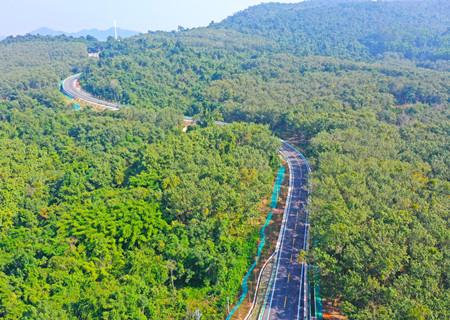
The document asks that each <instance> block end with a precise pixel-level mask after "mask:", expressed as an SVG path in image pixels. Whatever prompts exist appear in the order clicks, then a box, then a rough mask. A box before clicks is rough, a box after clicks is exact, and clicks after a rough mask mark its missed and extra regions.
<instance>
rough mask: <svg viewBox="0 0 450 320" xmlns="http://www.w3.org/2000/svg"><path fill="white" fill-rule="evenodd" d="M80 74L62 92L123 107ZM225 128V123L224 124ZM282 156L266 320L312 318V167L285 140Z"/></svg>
mask: <svg viewBox="0 0 450 320" xmlns="http://www.w3.org/2000/svg"><path fill="white" fill-rule="evenodd" d="M79 78H80V74H76V75H73V76H71V77H69V78H67V79H65V80H64V81H63V83H62V90H63V92H64V93H65V94H67V95H68V96H70V97H72V98H73V99H76V100H78V101H81V102H85V103H87V104H90V105H94V106H97V107H100V108H103V109H107V110H113V111H116V110H119V108H120V106H119V105H118V104H114V103H111V102H108V101H103V100H100V99H98V98H96V97H94V96H92V95H91V94H89V93H87V92H85V91H84V90H83V89H81V87H80V85H79ZM220 124H222V125H223V123H220ZM280 153H281V155H282V156H283V158H284V159H285V160H286V161H287V163H288V165H289V172H290V178H289V192H288V198H287V201H286V208H285V212H284V218H283V223H282V227H281V230H280V236H279V239H278V243H277V248H276V253H275V254H276V261H275V266H274V269H273V273H272V276H271V280H270V284H269V288H268V291H267V293H266V299H265V303H264V306H263V311H262V313H261V314H260V317H259V319H262V320H269V319H270V320H275V319H277V320H300V319H302V320H303V319H307V318H308V313H309V310H308V303H307V291H306V290H307V266H306V264H304V263H302V261H300V260H301V259H299V255H300V254H301V252H302V251H303V250H307V249H308V248H307V246H308V231H309V225H308V213H307V211H306V205H307V201H308V196H309V191H308V178H309V172H310V168H309V165H308V162H307V161H306V159H305V158H304V157H303V155H301V154H300V153H299V152H298V151H297V150H296V149H295V148H294V147H292V146H291V145H290V144H288V143H287V142H284V141H283V145H282V148H281V150H280Z"/></svg>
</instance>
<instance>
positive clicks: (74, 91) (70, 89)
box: [61, 73, 120, 111]
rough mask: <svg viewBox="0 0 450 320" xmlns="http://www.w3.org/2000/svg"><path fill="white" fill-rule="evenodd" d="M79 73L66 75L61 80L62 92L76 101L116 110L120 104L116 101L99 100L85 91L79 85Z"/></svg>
mask: <svg viewBox="0 0 450 320" xmlns="http://www.w3.org/2000/svg"><path fill="white" fill-rule="evenodd" d="M80 75H81V74H80V73H78V74H75V75H73V76H70V77H68V78H67V79H65V80H63V82H62V85H61V90H62V91H63V93H65V94H66V95H68V96H69V97H71V98H72V99H75V100H77V101H81V102H84V103H87V104H89V105H93V106H95V107H99V108H102V109H105V110H112V111H117V110H119V108H120V106H119V105H118V104H116V103H112V102H108V101H104V100H100V99H98V98H96V97H94V96H93V95H91V94H90V93H87V92H86V91H84V90H83V89H81V87H80Z"/></svg>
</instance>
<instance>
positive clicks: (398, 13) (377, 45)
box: [212, 0, 450, 70]
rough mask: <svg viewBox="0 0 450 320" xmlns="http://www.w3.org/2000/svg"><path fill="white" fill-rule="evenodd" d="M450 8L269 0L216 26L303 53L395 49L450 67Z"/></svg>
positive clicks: (432, 1)
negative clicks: (274, 1) (273, 1)
mask: <svg viewBox="0 0 450 320" xmlns="http://www.w3.org/2000/svg"><path fill="white" fill-rule="evenodd" d="M449 11H450V3H449V2H448V1H445V0H426V1H420V0H411V1H351V0H323V1H322V0H320V1H305V2H303V3H300V4H284V5H281V4H272V3H269V4H265V5H260V6H256V7H252V8H250V9H248V10H245V11H243V12H240V13H238V14H235V15H233V16H232V17H230V18H228V19H226V20H224V21H223V22H221V23H218V24H214V25H212V27H214V28H226V29H233V30H237V31H240V32H242V33H245V34H251V35H258V36H261V37H264V38H268V39H272V40H274V41H275V42H277V43H278V44H279V45H280V47H281V48H282V50H287V51H289V52H292V53H295V54H299V55H324V56H335V57H341V58H353V59H358V60H372V59H374V58H380V57H383V56H384V55H385V54H395V55H400V56H402V57H405V58H408V59H413V60H416V61H418V62H420V63H422V64H424V63H428V64H431V65H434V66H435V67H439V66H445V67H446V68H447V70H448V67H449V65H448V60H449V59H450V17H449V14H448V12H449Z"/></svg>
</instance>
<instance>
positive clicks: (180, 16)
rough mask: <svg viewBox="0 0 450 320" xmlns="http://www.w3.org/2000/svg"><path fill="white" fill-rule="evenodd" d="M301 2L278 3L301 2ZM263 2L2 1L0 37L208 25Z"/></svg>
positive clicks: (157, 0) (256, 0) (279, 0)
mask: <svg viewBox="0 0 450 320" xmlns="http://www.w3.org/2000/svg"><path fill="white" fill-rule="evenodd" d="M298 1H299V0H297V1H295V0H291V1H289V0H287V1H286V0H277V2H298ZM261 2H271V1H264V0H0V35H10V34H23V33H26V32H29V31H32V30H34V29H37V28H39V27H49V28H52V29H57V30H62V31H68V32H73V31H79V30H80V29H85V28H100V29H106V28H108V27H110V26H112V24H113V20H117V22H118V25H119V27H121V28H125V29H132V30H136V31H142V32H146V31H148V30H173V29H176V28H177V26H179V25H181V26H183V27H194V26H203V25H207V24H209V22H211V21H212V20H214V21H220V20H222V19H223V18H225V17H227V16H229V15H231V14H233V13H234V12H237V11H239V10H243V9H245V8H247V7H249V6H251V5H256V4H259V3H261Z"/></svg>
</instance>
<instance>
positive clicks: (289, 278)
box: [260, 143, 309, 320]
mask: <svg viewBox="0 0 450 320" xmlns="http://www.w3.org/2000/svg"><path fill="white" fill-rule="evenodd" d="M281 154H282V155H283V157H284V159H285V160H286V161H287V162H288V164H289V169H290V181H289V193H288V198H287V202H286V208H285V213H284V219H283V223H282V229H281V231H280V237H279V240H278V244H277V248H278V253H277V260H276V263H275V266H274V270H273V274H272V279H271V285H270V287H269V290H268V292H267V294H266V301H265V309H264V312H263V314H262V317H260V319H263V320H268V319H280V320H297V319H307V316H308V313H309V311H308V306H307V302H306V301H307V299H306V297H307V292H306V289H307V285H306V283H307V272H306V269H307V266H306V265H305V264H304V263H302V261H301V259H299V255H300V254H301V251H302V250H307V240H308V239H307V238H308V228H309V225H308V213H307V211H306V205H307V200H308V195H309V194H308V178H309V166H308V163H307V162H306V160H305V159H304V158H303V156H302V155H301V154H300V153H299V152H298V151H297V150H295V149H294V148H293V147H292V146H291V145H289V144H287V143H283V147H282V149H281Z"/></svg>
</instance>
